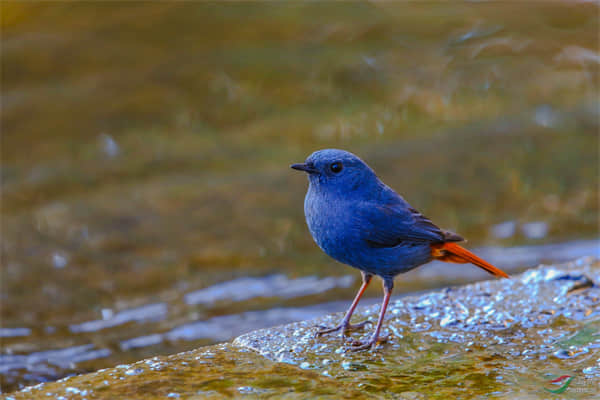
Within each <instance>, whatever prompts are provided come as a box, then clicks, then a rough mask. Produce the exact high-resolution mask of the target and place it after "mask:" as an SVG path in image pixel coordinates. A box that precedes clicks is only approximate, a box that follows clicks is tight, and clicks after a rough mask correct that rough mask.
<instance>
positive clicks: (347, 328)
mask: <svg viewBox="0 0 600 400" xmlns="http://www.w3.org/2000/svg"><path fill="white" fill-rule="evenodd" d="M370 323H371V321H369V320H366V321H363V322H359V323H358V324H351V323H348V322H346V323H344V322H342V323H341V324H339V325H338V326H336V327H333V328H327V327H324V326H320V327H319V328H322V329H321V330H319V331H317V333H316V336H322V335H326V334H328V333H332V332H337V331H342V336H346V332H351V331H356V330H359V329H362V328H364V326H365V325H366V324H370Z"/></svg>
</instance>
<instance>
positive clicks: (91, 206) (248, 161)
mask: <svg viewBox="0 0 600 400" xmlns="http://www.w3.org/2000/svg"><path fill="white" fill-rule="evenodd" d="M1 23H2V48H1V56H2V76H1V84H2V88H1V90H2V105H1V112H2V120H1V123H2V142H1V145H2V147H1V151H2V153H1V155H2V168H1V178H2V250H1V251H2V266H1V268H2V269H1V276H0V277H1V284H2V288H1V297H0V303H1V304H0V311H1V327H0V340H1V343H2V351H1V354H0V384H1V387H2V390H3V391H7V390H8V391H10V390H13V389H16V388H18V387H20V386H23V385H26V384H33V383H36V382H41V381H45V380H54V379H57V378H59V377H62V376H65V375H68V374H74V373H80V372H84V371H90V370H95V369H98V368H102V367H107V366H112V365H116V364H119V363H123V362H131V361H134V360H138V359H141V358H143V357H148V356H151V355H156V354H169V353H174V352H177V351H182V350H186V349H192V348H196V347H198V346H201V345H206V344H210V343H215V342H219V341H224V340H228V339H231V338H233V337H234V336H236V335H239V334H241V333H244V332H247V331H250V330H253V329H257V328H260V327H265V326H272V325H277V324H282V323H286V322H290V321H293V320H302V319H306V318H311V317H314V316H317V315H320V314H322V313H324V312H326V311H337V310H343V309H344V308H345V307H346V306H347V304H348V303H349V302H350V300H351V298H352V297H353V295H354V293H355V291H356V288H357V286H358V284H359V280H360V277H359V274H358V273H357V272H356V271H354V270H352V269H350V268H348V267H345V266H342V265H340V264H337V263H336V262H334V261H332V260H331V259H329V258H328V257H327V256H326V255H324V254H323V253H322V252H321V251H320V250H319V249H318V248H317V246H316V245H315V244H314V243H313V242H312V239H311V238H310V235H309V233H308V231H307V229H306V226H305V223H304V216H303V210H302V203H303V197H304V193H305V190H306V185H307V183H306V178H305V177H304V176H302V175H301V174H299V173H297V172H294V171H291V170H290V169H289V168H288V166H289V164H290V163H293V162H300V161H302V160H304V158H305V157H306V156H307V155H308V154H310V153H311V152H312V151H314V150H316V149H320V148H326V147H338V148H344V149H347V150H350V151H352V152H354V153H356V154H358V155H360V156H361V157H363V158H364V159H365V160H366V161H367V162H369V164H370V165H372V166H373V167H374V168H375V170H376V171H377V172H378V174H379V175H380V177H381V178H382V179H383V180H384V181H385V182H386V183H388V184H389V185H390V186H392V187H393V188H395V189H396V190H398V191H399V192H400V193H402V194H403V195H404V196H405V198H406V199H407V200H408V201H409V202H411V203H412V204H413V205H414V206H416V207H417V208H418V209H419V210H420V211H422V212H423V213H424V214H425V215H427V216H429V217H430V218H431V219H432V220H433V221H434V222H436V223H437V224H438V225H440V226H442V227H444V228H447V229H451V230H454V231H457V232H460V233H461V234H462V235H463V236H465V237H467V238H468V239H469V246H470V248H476V249H477V248H479V252H480V253H481V254H482V255H484V256H487V257H489V258H490V260H491V261H493V262H495V263H497V264H498V265H499V266H502V267H504V268H506V269H508V270H509V271H510V272H517V271H519V270H523V269H525V268H528V267H531V266H533V265H537V264H538V263H540V262H552V261H558V260H563V259H569V258H574V257H578V256H580V255H598V242H597V238H598V204H599V198H598V151H599V147H598V146H599V143H598V128H599V109H598V83H599V82H598V78H599V74H598V72H599V71H598V67H599V64H600V55H599V53H598V50H599V46H598V37H599V36H598V5H597V4H596V3H593V2H579V1H554V2H535V3H534V2H524V3H519V2H498V3H487V2H486V3H477V2H465V3H458V2H439V3H426V4H420V3H413V2H411V3H408V2H407V3H403V2H397V3H384V2H356V3H346V4H340V3H308V2H307V3H304V2H291V3H286V4H275V3H243V4H241V3H240V4H238V3H225V4H219V3H196V2H174V3H162V2H133V3H116V2H109V3H100V2H98V3H94V2H85V3H68V2H49V3H41V2H30V3H21V2H7V1H6V2H2V4H1ZM484 277H485V275H483V274H482V273H480V272H479V271H477V270H476V269H475V267H470V266H467V265H449V264H446V265H432V266H427V267H423V268H421V269H418V270H415V271H412V272H410V273H407V274H405V275H403V276H402V277H400V278H398V280H397V288H398V289H397V290H396V293H397V295H401V294H402V293H408V292H414V291H422V290H427V289H431V288H436V287H441V286H446V285H451V284H458V283H463V282H467V281H473V280H477V279H481V278H484ZM367 294H368V297H371V298H373V299H374V300H371V302H372V301H379V300H378V296H380V288H379V286H378V285H373V287H372V288H370V289H369V291H368V293H367ZM365 303H369V301H366V302H365Z"/></svg>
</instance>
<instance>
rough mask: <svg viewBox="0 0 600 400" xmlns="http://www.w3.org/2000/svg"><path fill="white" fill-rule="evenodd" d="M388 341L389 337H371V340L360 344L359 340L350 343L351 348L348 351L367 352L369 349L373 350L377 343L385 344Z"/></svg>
mask: <svg viewBox="0 0 600 400" xmlns="http://www.w3.org/2000/svg"><path fill="white" fill-rule="evenodd" d="M388 339H389V336H373V337H371V339H369V340H368V341H366V342H361V341H360V340H354V341H352V342H351V343H350V346H352V347H351V348H350V349H349V350H350V351H361V350H368V349H371V348H375V347H376V346H377V344H378V343H385V342H387V341H388Z"/></svg>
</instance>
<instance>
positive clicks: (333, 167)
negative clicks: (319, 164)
mask: <svg viewBox="0 0 600 400" xmlns="http://www.w3.org/2000/svg"><path fill="white" fill-rule="evenodd" d="M329 169H330V170H331V172H333V173H334V174H337V173H339V172H340V171H341V170H342V163H341V162H339V161H336V162H334V163H331V165H330V166H329Z"/></svg>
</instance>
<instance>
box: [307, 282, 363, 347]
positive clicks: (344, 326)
mask: <svg viewBox="0 0 600 400" xmlns="http://www.w3.org/2000/svg"><path fill="white" fill-rule="evenodd" d="M361 274H362V285H361V286H360V289H358V293H357V294H356V297H355V298H354V301H353V302H352V305H350V308H349V309H348V311H347V312H346V315H345V316H344V319H343V320H342V322H341V323H340V324H339V325H338V326H336V327H334V328H326V329H322V330H320V331H318V332H317V336H321V335H324V334H326V333H331V332H336V331H339V330H341V331H342V337H343V336H345V335H346V332H349V331H352V330H356V329H360V328H362V327H364V326H365V325H366V324H367V323H368V322H370V321H369V320H366V321H363V322H360V323H358V324H351V323H350V318H351V317H352V313H354V309H356V306H357V305H358V302H359V301H360V298H361V297H362V295H363V293H364V292H365V290H366V289H367V286H369V283H370V282H371V279H372V278H373V275H370V274H367V273H364V272H362V271H361Z"/></svg>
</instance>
